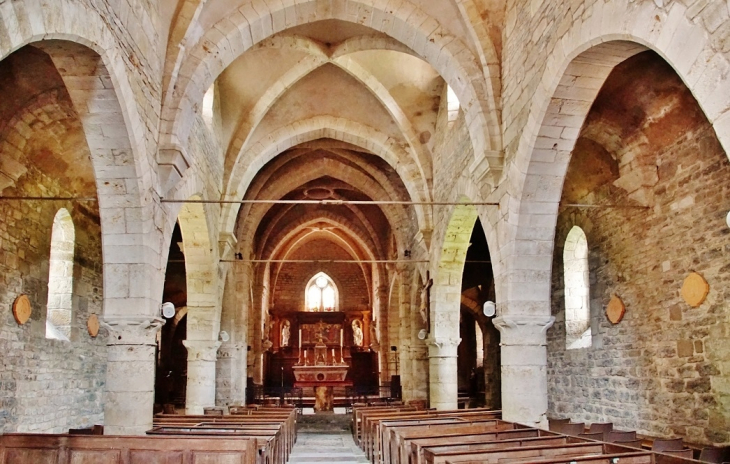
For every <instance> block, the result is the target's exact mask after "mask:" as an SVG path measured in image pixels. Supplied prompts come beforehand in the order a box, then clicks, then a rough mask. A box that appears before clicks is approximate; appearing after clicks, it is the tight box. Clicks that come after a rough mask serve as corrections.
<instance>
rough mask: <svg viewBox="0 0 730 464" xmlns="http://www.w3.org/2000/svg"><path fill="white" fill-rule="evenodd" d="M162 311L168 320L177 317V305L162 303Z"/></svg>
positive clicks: (167, 302)
mask: <svg viewBox="0 0 730 464" xmlns="http://www.w3.org/2000/svg"><path fill="white" fill-rule="evenodd" d="M160 311H162V315H163V316H164V317H165V318H166V319H170V318H171V317H173V316H175V305H174V304H172V303H170V302H169V301H166V302H165V303H162V306H160Z"/></svg>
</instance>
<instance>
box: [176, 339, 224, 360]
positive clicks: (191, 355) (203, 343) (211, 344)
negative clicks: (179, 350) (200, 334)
mask: <svg viewBox="0 0 730 464" xmlns="http://www.w3.org/2000/svg"><path fill="white" fill-rule="evenodd" d="M183 345H184V346H185V348H186V349H187V350H188V361H192V360H195V361H216V360H217V359H218V348H220V346H221V342H219V341H217V340H216V341H214V340H183Z"/></svg>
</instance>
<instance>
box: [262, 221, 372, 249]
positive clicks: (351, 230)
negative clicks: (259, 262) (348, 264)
mask: <svg viewBox="0 0 730 464" xmlns="http://www.w3.org/2000/svg"><path fill="white" fill-rule="evenodd" d="M317 222H325V223H328V224H331V225H334V226H338V227H341V228H342V229H343V230H345V231H346V232H347V233H348V234H350V235H351V236H352V239H353V240H355V241H356V243H357V244H358V245H359V246H360V249H361V250H362V251H363V252H364V253H366V254H367V255H368V257H369V259H376V256H379V255H381V254H380V253H377V252H378V251H380V250H379V248H378V246H377V244H376V243H375V242H374V241H373V240H372V238H371V237H369V236H368V235H367V233H366V232H365V231H363V230H362V229H361V228H360V227H358V226H357V225H355V224H351V223H350V222H349V221H347V220H345V219H344V218H342V217H339V216H336V215H334V214H331V213H327V212H320V211H314V212H312V213H310V214H308V215H306V216H304V217H302V218H300V219H299V220H297V222H296V223H295V224H292V225H291V227H290V228H288V229H286V230H280V231H279V232H278V233H276V234H275V236H274V240H272V241H271V243H269V244H268V245H267V246H266V248H265V249H263V250H261V251H260V254H259V256H261V258H262V259H267V258H268V257H270V256H276V255H278V254H279V253H280V252H281V250H282V247H283V246H284V244H285V243H287V242H288V241H289V240H291V239H292V238H293V237H295V236H296V235H297V234H298V233H299V232H300V231H301V230H303V229H305V228H307V227H308V226H310V225H311V224H314V223H317ZM267 232H268V233H269V234H273V233H274V231H273V229H267V231H266V232H265V233H264V234H262V235H263V236H267V237H268V234H267Z"/></svg>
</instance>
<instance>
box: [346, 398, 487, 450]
mask: <svg viewBox="0 0 730 464" xmlns="http://www.w3.org/2000/svg"><path fill="white" fill-rule="evenodd" d="M474 415H480V416H484V415H488V416H490V417H493V418H495V419H499V418H501V411H495V410H489V409H470V410H463V409H460V410H459V409H457V410H451V411H435V410H433V409H427V410H423V411H410V412H401V411H376V412H372V413H368V412H363V414H362V424H361V430H360V433H361V438H360V443H359V445H360V447H361V448H362V449H363V450H364V451H365V453H366V455H368V456H371V455H372V449H373V447H374V444H375V443H376V442H377V443H379V442H378V437H377V433H378V432H379V428H378V424H379V421H381V420H405V419H418V418H422V417H424V418H426V417H436V416H450V417H467V416H474ZM375 446H379V445H375Z"/></svg>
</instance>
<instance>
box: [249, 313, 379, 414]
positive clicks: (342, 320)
mask: <svg viewBox="0 0 730 464" xmlns="http://www.w3.org/2000/svg"><path fill="white" fill-rule="evenodd" d="M370 324H371V321H370V313H369V311H362V310H353V311H347V312H336V311H333V312H306V311H300V312H290V311H281V312H280V311H277V310H272V311H271V321H270V322H269V323H268V326H269V327H270V331H269V333H270V334H271V336H270V342H271V347H270V349H269V350H268V352H267V353H266V354H265V358H264V360H263V364H264V372H265V373H266V374H265V382H264V383H265V385H266V386H267V387H269V388H272V389H273V390H277V391H278V390H285V391H286V390H289V389H297V390H298V391H299V392H300V393H299V395H303V396H302V397H303V398H315V400H316V402H315V409H316V410H317V411H331V410H332V409H333V405H334V404H333V403H335V402H336V401H339V399H340V398H343V399H344V398H345V397H346V394H347V389H348V388H347V387H362V386H372V385H377V381H378V377H377V376H378V368H377V366H378V364H377V352H375V351H373V350H371V349H370V348H369V347H370V345H369V343H370V337H369V335H370V334H369V329H370ZM306 401H307V400H305V402H306ZM310 404H311V403H310Z"/></svg>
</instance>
